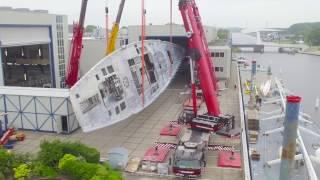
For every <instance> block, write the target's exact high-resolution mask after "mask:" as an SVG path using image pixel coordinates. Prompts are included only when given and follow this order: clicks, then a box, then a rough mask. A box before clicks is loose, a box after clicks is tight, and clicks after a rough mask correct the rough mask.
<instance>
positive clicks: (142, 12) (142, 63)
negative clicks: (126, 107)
mask: <svg viewBox="0 0 320 180" xmlns="http://www.w3.org/2000/svg"><path fill="white" fill-rule="evenodd" d="M145 14H146V11H145V8H144V0H141V79H142V83H141V98H142V107H144V74H145V68H144V38H145V23H146V22H145Z"/></svg>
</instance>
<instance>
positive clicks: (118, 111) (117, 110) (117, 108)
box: [116, 106, 120, 114]
mask: <svg viewBox="0 0 320 180" xmlns="http://www.w3.org/2000/svg"><path fill="white" fill-rule="evenodd" d="M116 113H117V114H119V113H120V110H119V106H117V107H116Z"/></svg>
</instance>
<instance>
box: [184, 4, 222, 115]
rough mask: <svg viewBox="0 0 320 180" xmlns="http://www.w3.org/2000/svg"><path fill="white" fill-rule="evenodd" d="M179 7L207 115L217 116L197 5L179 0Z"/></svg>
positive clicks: (207, 52) (215, 89)
mask: <svg viewBox="0 0 320 180" xmlns="http://www.w3.org/2000/svg"><path fill="white" fill-rule="evenodd" d="M179 9H180V12H181V15H182V19H183V22H184V26H185V29H186V32H187V34H188V38H189V42H188V46H189V52H190V54H191V56H192V58H193V60H196V62H197V69H198V77H199V80H200V87H201V89H202V91H203V96H204V99H205V102H206V105H207V109H208V115H210V116H215V117H219V116H220V108H219V103H218V99H217V93H216V91H217V81H216V77H215V74H214V73H213V71H212V68H213V66H212V61H211V56H210V52H209V48H208V44H207V40H206V37H205V33H204V30H203V26H202V22H201V17H200V14H199V11H198V7H197V5H196V3H195V1H194V0H180V1H179Z"/></svg>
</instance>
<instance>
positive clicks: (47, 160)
mask: <svg viewBox="0 0 320 180" xmlns="http://www.w3.org/2000/svg"><path fill="white" fill-rule="evenodd" d="M65 154H72V155H74V156H77V157H78V156H80V157H83V158H84V159H85V160H86V161H87V162H90V163H98V162H99V159H100V153H99V151H97V150H96V149H94V148H90V147H88V146H86V145H84V144H81V143H79V142H61V141H59V140H54V141H51V142H49V141H46V140H45V141H42V142H41V144H40V151H39V153H38V158H39V160H40V162H41V163H42V164H44V165H47V166H49V167H54V168H56V167H57V165H58V163H59V160H60V159H61V158H62V157H63V156H64V155H65Z"/></svg>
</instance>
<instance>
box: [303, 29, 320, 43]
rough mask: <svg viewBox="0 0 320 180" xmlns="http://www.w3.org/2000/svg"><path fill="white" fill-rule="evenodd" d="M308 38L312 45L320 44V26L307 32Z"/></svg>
mask: <svg viewBox="0 0 320 180" xmlns="http://www.w3.org/2000/svg"><path fill="white" fill-rule="evenodd" d="M306 40H307V43H308V44H309V45H310V46H319V45H320V28H316V29H313V30H311V31H310V32H309V33H308V34H307V37H306Z"/></svg>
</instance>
